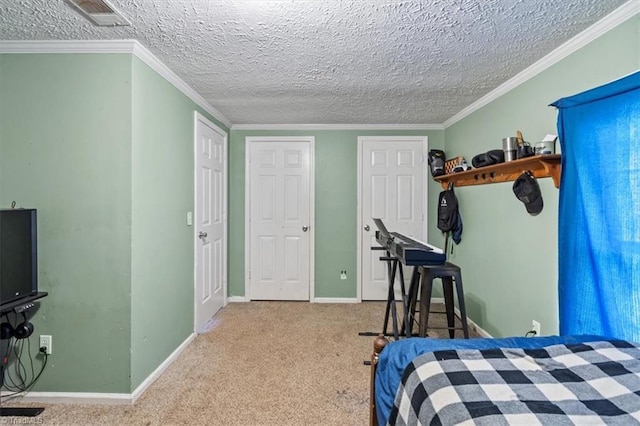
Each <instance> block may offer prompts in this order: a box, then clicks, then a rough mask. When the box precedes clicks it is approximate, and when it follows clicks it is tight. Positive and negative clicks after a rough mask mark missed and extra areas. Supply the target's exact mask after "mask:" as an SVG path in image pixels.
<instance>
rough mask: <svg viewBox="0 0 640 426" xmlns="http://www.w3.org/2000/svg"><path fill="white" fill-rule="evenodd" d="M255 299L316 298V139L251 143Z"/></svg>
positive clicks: (251, 251) (251, 269)
mask: <svg viewBox="0 0 640 426" xmlns="http://www.w3.org/2000/svg"><path fill="white" fill-rule="evenodd" d="M246 152H247V160H248V165H247V177H248V189H247V194H248V195H249V197H248V198H247V205H246V208H247V212H248V219H249V220H248V223H247V235H248V238H247V243H248V245H249V248H248V250H247V252H248V253H247V254H248V262H247V265H248V267H249V268H248V273H249V277H248V289H247V290H248V291H247V297H248V298H249V299H250V300H310V298H311V297H312V279H311V277H312V276H313V273H312V270H313V268H312V259H313V256H312V247H313V244H312V242H313V232H314V227H313V226H312V225H313V224H312V212H313V208H312V205H313V183H312V182H313V179H312V165H313V138H310V137H307V138H304V137H303V138H300V137H277V138H260V137H250V138H247V150H246Z"/></svg>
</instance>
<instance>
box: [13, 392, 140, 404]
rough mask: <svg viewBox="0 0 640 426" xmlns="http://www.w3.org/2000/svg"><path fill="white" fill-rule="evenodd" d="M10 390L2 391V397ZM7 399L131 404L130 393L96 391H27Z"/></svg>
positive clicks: (57, 402) (56, 402) (42, 401)
mask: <svg viewBox="0 0 640 426" xmlns="http://www.w3.org/2000/svg"><path fill="white" fill-rule="evenodd" d="M9 393H10V392H2V396H3V398H4V397H5V395H6V394H9ZM6 400H7V401H12V402H14V401H17V402H28V403H37V404H101V405H131V404H132V403H133V400H132V398H131V394H130V393H97V392H28V393H26V394H22V395H16V396H15V397H9V398H7V399H6Z"/></svg>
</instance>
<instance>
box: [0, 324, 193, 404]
mask: <svg viewBox="0 0 640 426" xmlns="http://www.w3.org/2000/svg"><path fill="white" fill-rule="evenodd" d="M195 337H196V335H195V334H194V333H191V334H190V335H189V336H188V337H187V338H186V339H185V341H184V342H182V343H181V344H180V346H178V347H177V348H176V349H175V350H174V351H173V352H172V353H171V355H169V356H168V357H167V359H165V360H164V361H163V362H162V364H160V365H159V366H158V368H156V369H155V370H154V371H153V372H152V373H151V374H149V376H148V377H147V378H146V379H144V381H143V382H142V383H140V385H139V386H138V387H137V388H136V389H135V390H134V391H133V392H132V393H98V392H27V393H25V394H21V395H16V396H15V397H11V398H9V399H10V400H11V401H21V402H34V403H40V404H103V405H131V404H133V403H134V402H136V400H137V399H138V398H140V397H141V396H142V394H143V393H144V391H145V390H147V388H148V387H149V386H151V384H152V383H153V382H155V381H156V380H157V379H158V377H160V376H161V375H162V373H163V372H164V371H165V370H166V369H167V367H169V366H170V365H171V364H172V363H173V362H174V361H175V360H176V359H177V358H178V356H179V355H180V354H181V353H182V351H184V350H185V349H186V348H187V346H189V344H190V343H191V342H192V341H193V339H195ZM10 393H11V392H2V396H3V397H5V396H6V395H9V394H10Z"/></svg>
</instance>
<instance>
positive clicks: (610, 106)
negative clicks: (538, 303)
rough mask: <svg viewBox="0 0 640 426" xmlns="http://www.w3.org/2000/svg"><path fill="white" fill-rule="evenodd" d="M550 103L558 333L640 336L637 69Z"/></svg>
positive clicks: (639, 88) (633, 338) (639, 98)
mask: <svg viewBox="0 0 640 426" xmlns="http://www.w3.org/2000/svg"><path fill="white" fill-rule="evenodd" d="M552 105H554V106H556V107H557V108H558V109H559V112H558V134H559V137H560V143H561V147H562V179H561V184H560V203H559V205H560V207H559V208H560V211H559V219H558V221H559V225H558V226H559V228H558V243H559V247H558V269H559V282H558V292H559V305H560V306H559V308H560V334H562V335H569V334H598V335H603V336H607V337H614V338H620V339H627V340H631V341H638V342H640V72H636V73H634V74H632V75H629V76H627V77H624V78H622V79H620V80H616V81H614V82H612V83H609V84H607V85H605V86H601V87H598V88H595V89H592V90H589V91H587V92H584V93H580V94H578V95H575V96H571V97H568V98H563V99H560V100H558V101H556V102H554V103H553V104H552Z"/></svg>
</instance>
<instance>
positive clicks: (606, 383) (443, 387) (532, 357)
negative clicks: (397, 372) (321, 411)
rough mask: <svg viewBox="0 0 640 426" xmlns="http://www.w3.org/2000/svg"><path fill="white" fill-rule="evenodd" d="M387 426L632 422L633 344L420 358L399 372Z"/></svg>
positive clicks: (636, 394)
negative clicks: (401, 375) (397, 387)
mask: <svg viewBox="0 0 640 426" xmlns="http://www.w3.org/2000/svg"><path fill="white" fill-rule="evenodd" d="M388 424H391V425H418V424H421V425H454V424H475V425H518V424H519V425H565V424H607V425H611V424H625V425H630V424H640V345H638V344H635V343H629V342H624V341H618V340H612V341H597V342H588V343H579V344H570V345H554V346H548V347H545V348H540V349H485V350H460V351H456V350H443V351H436V352H432V353H428V354H425V355H421V356H419V357H417V358H416V359H414V360H413V362H412V363H411V364H410V365H409V366H408V367H407V369H406V371H405V374H404V377H403V379H402V385H401V386H400V388H399V389H398V392H397V394H396V398H395V401H394V407H393V409H392V411H391V415H390V417H389V423H388Z"/></svg>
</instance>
